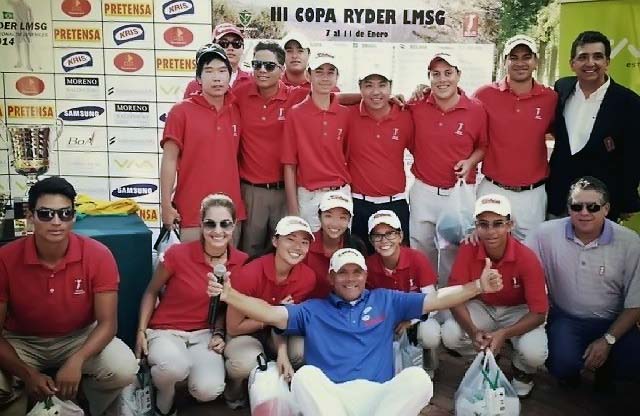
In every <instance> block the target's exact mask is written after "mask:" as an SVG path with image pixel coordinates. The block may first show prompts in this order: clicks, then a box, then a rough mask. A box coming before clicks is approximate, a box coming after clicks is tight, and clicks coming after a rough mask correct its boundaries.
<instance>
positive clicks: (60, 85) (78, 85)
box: [55, 74, 105, 100]
mask: <svg viewBox="0 0 640 416" xmlns="http://www.w3.org/2000/svg"><path fill="white" fill-rule="evenodd" d="M55 84H56V98H58V99H59V100H104V99H105V92H104V75H74V74H64V75H62V74H57V75H55Z"/></svg>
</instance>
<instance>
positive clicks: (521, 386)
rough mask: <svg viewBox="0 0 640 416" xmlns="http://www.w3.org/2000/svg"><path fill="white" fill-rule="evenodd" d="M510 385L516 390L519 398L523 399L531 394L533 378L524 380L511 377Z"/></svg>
mask: <svg viewBox="0 0 640 416" xmlns="http://www.w3.org/2000/svg"><path fill="white" fill-rule="evenodd" d="M511 385H512V386H513V389H514V390H515V391H516V394H517V395H518V397H520V398H521V399H524V398H526V397H529V395H530V394H531V390H533V385H534V384H533V380H531V381H529V382H526V381H521V380H518V379H517V378H515V377H514V378H513V379H512V380H511Z"/></svg>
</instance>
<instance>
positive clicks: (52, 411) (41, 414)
mask: <svg viewBox="0 0 640 416" xmlns="http://www.w3.org/2000/svg"><path fill="white" fill-rule="evenodd" d="M27 416H84V411H83V410H82V409H81V408H80V407H79V406H78V405H77V404H75V403H74V402H72V401H70V400H65V401H62V400H60V399H59V398H57V397H56V396H51V397H48V398H47V399H46V400H44V401H41V402H38V403H36V404H35V406H33V408H32V409H31V411H30V412H29V413H27Z"/></svg>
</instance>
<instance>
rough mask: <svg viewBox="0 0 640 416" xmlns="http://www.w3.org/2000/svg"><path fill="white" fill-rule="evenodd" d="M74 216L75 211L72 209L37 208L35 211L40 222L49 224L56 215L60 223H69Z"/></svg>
mask: <svg viewBox="0 0 640 416" xmlns="http://www.w3.org/2000/svg"><path fill="white" fill-rule="evenodd" d="M75 214H76V211H75V210H74V209H73V208H60V209H51V208H39V209H36V217H38V219H39V220H40V221H44V222H49V221H51V220H53V218H54V217H55V216H56V215H57V216H58V218H60V221H64V222H68V221H71V220H72V219H73V217H74V215H75Z"/></svg>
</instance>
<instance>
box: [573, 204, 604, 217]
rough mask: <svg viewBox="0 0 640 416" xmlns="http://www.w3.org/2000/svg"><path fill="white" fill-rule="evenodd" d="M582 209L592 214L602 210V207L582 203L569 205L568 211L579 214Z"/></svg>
mask: <svg viewBox="0 0 640 416" xmlns="http://www.w3.org/2000/svg"><path fill="white" fill-rule="evenodd" d="M584 207H586V208H587V211H589V212H590V213H592V214H593V213H595V212H598V211H600V210H601V209H602V205H600V204H598V203H597V202H582V203H579V204H569V209H570V210H571V211H573V212H580V211H582V209H583V208H584Z"/></svg>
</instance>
